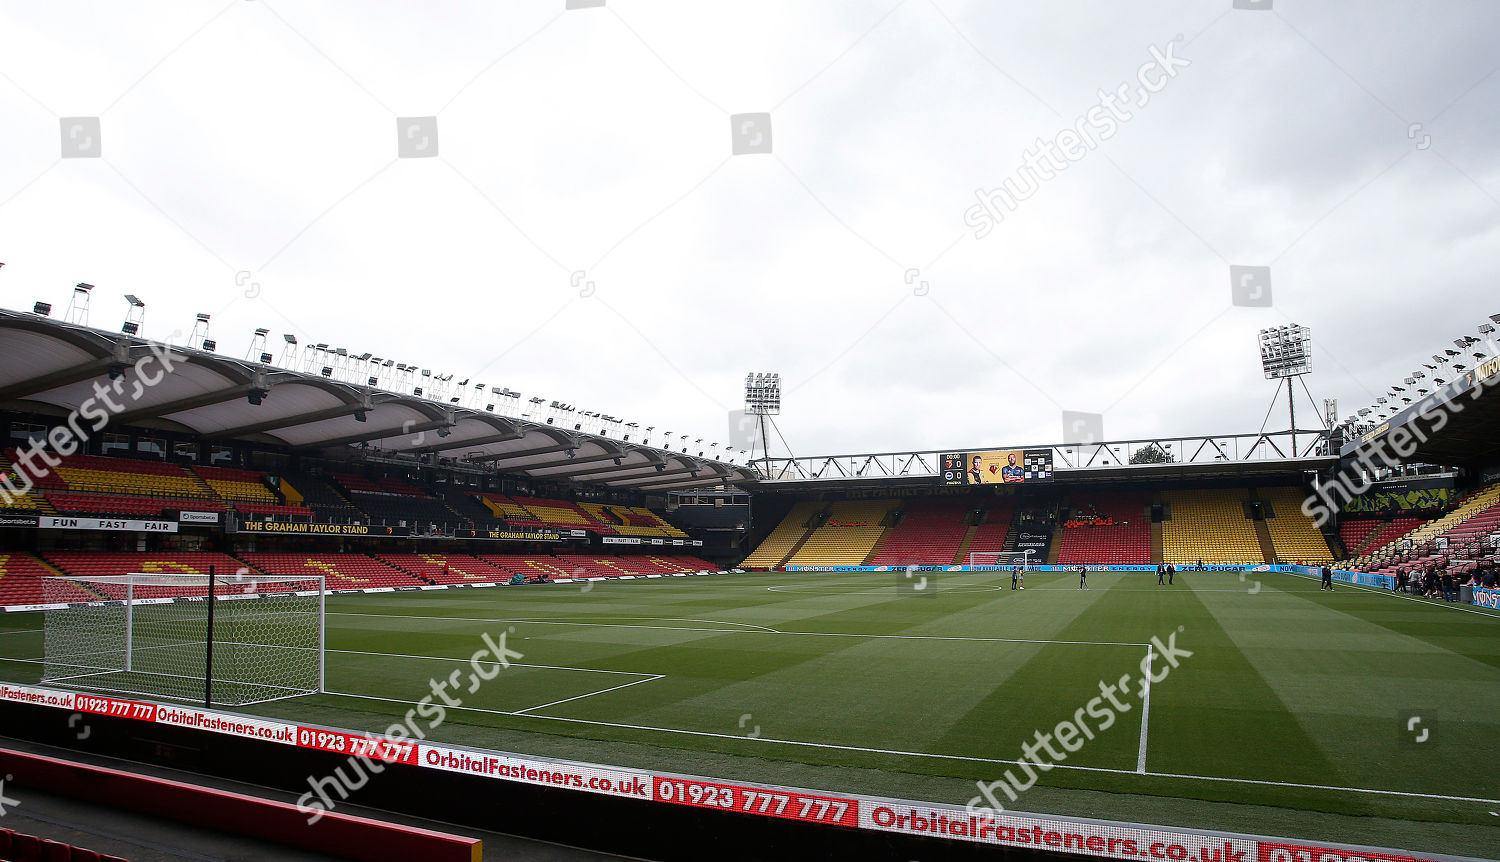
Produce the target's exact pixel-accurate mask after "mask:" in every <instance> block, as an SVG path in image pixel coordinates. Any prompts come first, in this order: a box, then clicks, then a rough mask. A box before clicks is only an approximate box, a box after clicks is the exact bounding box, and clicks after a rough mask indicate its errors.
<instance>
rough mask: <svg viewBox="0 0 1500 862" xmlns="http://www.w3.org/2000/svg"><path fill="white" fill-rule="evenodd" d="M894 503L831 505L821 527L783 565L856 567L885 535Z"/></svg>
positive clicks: (869, 502)
mask: <svg viewBox="0 0 1500 862" xmlns="http://www.w3.org/2000/svg"><path fill="white" fill-rule="evenodd" d="M893 508H895V501H894V500H846V501H841V502H838V503H834V504H833V505H832V506H831V507H830V509H829V514H828V519H827V520H825V521H824V522H823V525H822V526H820V527H818V528H817V529H815V530H813V532H812V535H810V536H808V537H807V541H805V542H803V543H802V547H801V548H799V549H798V550H797V552H796V553H795V554H793V555H792V557H791V559H789V560H787V561H786V564H787V565H789V566H858V565H861V564H862V563H864V561H865V560H866V559H868V558H869V556H870V553H871V552H872V551H874V550H875V545H876V543H877V542H879V541H880V538H881V537H882V536H883V535H885V532H886V529H887V527H885V526H884V522H885V520H886V517H887V516H888V515H890V513H891V510H892V509H893Z"/></svg>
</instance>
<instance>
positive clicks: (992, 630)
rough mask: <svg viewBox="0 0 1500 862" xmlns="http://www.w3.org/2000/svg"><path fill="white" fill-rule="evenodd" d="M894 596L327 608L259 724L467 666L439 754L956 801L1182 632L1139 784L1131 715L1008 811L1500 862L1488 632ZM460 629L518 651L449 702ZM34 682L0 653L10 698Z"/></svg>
mask: <svg viewBox="0 0 1500 862" xmlns="http://www.w3.org/2000/svg"><path fill="white" fill-rule="evenodd" d="M896 577H897V576H896V575H894V574H869V575H866V574H782V573H778V574H761V575H738V576H727V577H711V578H683V579H675V578H669V579H663V580H650V581H629V582H620V581H612V582H600V583H593V584H589V585H587V588H585V587H584V586H583V585H577V584H574V585H551V586H543V587H527V588H522V589H509V588H506V589H489V590H463V591H448V592H425V593H401V594H385V595H373V596H350V597H342V596H341V597H334V598H331V599H330V600H329V604H328V610H329V617H328V633H329V647H330V649H331V652H330V653H329V655H328V688H329V690H330V692H339V693H340V694H327V695H319V696H315V697H306V698H301V699H298V700H294V701H282V702H278V703H273V704H265V705H262V706H260V707H254V708H252V710H254V711H258V712H260V713H262V714H265V715H270V716H276V717H280V718H289V719H297V720H301V721H307V722H312V723H322V724H328V725H334V726H339V727H347V728H356V729H363V730H372V731H376V730H381V729H384V728H385V727H386V726H388V725H389V724H390V723H391V722H392V721H393V720H396V719H397V718H399V717H400V716H401V715H402V714H404V713H405V712H406V710H407V709H408V708H409V707H410V704H411V702H414V701H417V700H419V699H421V698H422V697H424V696H426V695H429V694H431V692H432V689H431V680H433V679H439V680H440V679H442V678H444V677H446V676H448V675H449V673H451V672H453V671H455V670H460V669H462V672H461V679H462V680H464V684H462V686H461V688H460V689H459V690H458V691H456V692H454V693H453V695H452V696H455V697H457V698H459V699H461V700H462V703H463V708H461V709H451V710H449V711H448V714H447V720H446V721H445V722H444V723H443V724H442V725H441V726H440V727H438V728H437V729H436V730H435V731H433V732H432V736H433V737H434V738H436V739H439V740H445V741H452V742H457V743H464V744H470V745H476V746H481V747H488V748H497V749H501V750H508V751H517V752H524V753H533V754H541V755H549V756H557V757H567V758H573V759H578V760H586V761H596V762H602V763H609V764H616V765H624V766H633V767H640V768H651V769H660V770H667V771H675V772H684V773H690V774H702V775H709V776H715V777H720V778H739V779H743V780H751V781H762V782H767V783H783V784H792V785H798V786H804V787H812V788H820V789H827V790H834V791H851V792H864V793H872V794H878V795H886V796H897V797H902V798H909V799H921V800H931V801H935V802H945V803H950V804H959V805H962V804H964V802H965V801H966V800H968V799H969V798H970V797H972V796H974V795H975V794H976V792H977V791H976V788H975V782H976V781H992V780H995V779H998V778H999V777H1000V776H1001V774H1002V772H1003V771H1004V770H1005V769H1007V768H1013V766H1012V764H1011V763H1009V761H1013V760H1015V759H1016V758H1017V757H1018V756H1019V754H1020V750H1021V745H1022V743H1023V742H1026V741H1029V740H1032V739H1033V733H1034V732H1035V731H1037V730H1043V731H1047V730H1050V729H1052V728H1053V727H1055V726H1056V725H1057V723H1058V722H1060V721H1063V720H1066V719H1069V718H1071V717H1073V716H1074V715H1075V712H1076V711H1077V710H1079V709H1081V708H1083V707H1085V705H1086V704H1087V703H1088V702H1089V701H1090V699H1091V698H1094V697H1095V696H1097V695H1099V693H1100V692H1099V683H1100V682H1101V681H1114V680H1117V679H1119V677H1120V676H1121V675H1124V674H1129V675H1130V676H1131V678H1132V680H1135V679H1136V678H1138V677H1139V676H1140V663H1141V660H1142V659H1143V658H1144V657H1145V655H1146V652H1147V647H1146V646H1145V645H1146V644H1147V643H1148V642H1149V641H1150V640H1151V638H1152V637H1153V636H1155V637H1157V638H1160V639H1161V640H1162V641H1166V640H1167V639H1168V637H1169V636H1170V635H1172V634H1173V633H1176V640H1177V645H1178V647H1179V648H1180V649H1185V650H1189V651H1191V652H1192V656H1191V657H1185V658H1183V659H1181V663H1180V666H1179V667H1177V668H1176V669H1174V670H1172V671H1171V673H1170V674H1169V675H1168V676H1167V677H1166V678H1165V679H1162V680H1161V681H1160V682H1157V683H1154V684H1153V685H1152V686H1151V694H1150V713H1149V727H1148V730H1149V732H1148V734H1147V736H1146V741H1145V758H1144V762H1145V771H1144V772H1140V771H1138V765H1139V763H1140V760H1141V755H1142V734H1141V717H1142V716H1141V712H1142V711H1141V708H1140V698H1139V697H1137V696H1135V695H1134V694H1132V695H1131V696H1129V697H1128V698H1125V702H1126V703H1128V704H1130V705H1131V709H1130V710H1129V711H1126V712H1124V713H1122V714H1120V715H1119V716H1118V718H1117V720H1116V722H1115V723H1114V725H1113V726H1112V727H1110V728H1109V729H1107V730H1103V731H1100V732H1098V733H1097V734H1096V738H1095V739H1093V740H1091V741H1086V742H1085V744H1084V745H1083V747H1082V748H1081V749H1079V750H1078V751H1076V752H1073V753H1070V754H1068V755H1067V759H1066V760H1065V761H1061V763H1062V764H1064V765H1066V766H1067V767H1071V768H1067V769H1061V768H1059V769H1054V770H1052V771H1051V772H1048V773H1046V774H1045V775H1044V776H1043V778H1042V781H1041V783H1040V784H1039V785H1038V786H1037V787H1036V788H1034V789H1032V790H1030V791H1029V792H1028V793H1027V794H1025V795H1023V796H1022V797H1021V800H1020V801H1019V802H1018V803H1015V804H1014V805H1011V806H1009V807H1012V808H1015V809H1018V810H1023V811H1037V812H1051V813H1065V814H1074V815H1080V816H1096V817H1109V818H1115V819H1122V820H1132V821H1139V822H1146V823H1157V824H1164V825H1184V826H1197V827H1205V828H1218V829H1225V830H1232V831H1243V832H1252V833H1263V834H1272V835H1287V836H1290V837H1302V838H1309V839H1318V840H1329V841H1343V842H1348V843H1356V844H1370V845H1379V846H1390V847H1397V848H1402V849H1409V850H1422V851H1427V852H1446V853H1457V854H1468V855H1475V856H1494V855H1497V854H1496V853H1495V850H1494V848H1496V847H1500V816H1496V815H1495V814H1492V813H1491V812H1500V801H1497V800H1500V615H1496V614H1494V613H1486V612H1478V611H1477V609H1474V608H1471V607H1468V606H1452V605H1442V604H1433V603H1428V602H1422V601H1412V600H1406V599H1402V598H1400V597H1396V596H1392V595H1389V594H1382V593H1379V592H1376V591H1370V590H1363V589H1358V588H1352V587H1342V586H1341V587H1340V589H1338V590H1337V591H1336V592H1333V593H1326V592H1321V591H1319V590H1318V588H1317V583H1316V582H1315V581H1312V580H1307V579H1303V578H1298V577H1294V576H1289V575H1256V576H1254V577H1255V578H1259V581H1258V582H1257V581H1255V580H1246V581H1241V580H1240V579H1239V576H1238V575H1234V574H1219V573H1211V574H1185V575H1180V576H1179V577H1178V583H1177V585H1176V586H1174V587H1171V588H1167V587H1160V588H1158V587H1157V586H1156V585H1155V578H1154V577H1151V576H1149V575H1145V574H1129V575H1106V574H1095V575H1092V576H1091V577H1090V582H1091V587H1092V589H1090V590H1089V591H1087V592H1080V591H1079V590H1078V589H1076V587H1077V580H1076V577H1075V576H1072V575H1037V574H1033V575H1032V576H1031V577H1029V578H1028V579H1027V581H1028V584H1027V589H1026V590H1025V591H1024V592H1013V591H1011V590H1010V589H1009V580H1008V578H1002V577H1000V576H998V575H996V574H993V573H975V574H958V573H953V574H948V573H944V574H940V575H937V576H936V580H935V586H936V589H935V590H933V589H929V590H926V591H922V592H915V593H914V592H911V591H907V590H904V589H901V588H898V586H897V583H896ZM39 624H40V620H39V619H38V618H37V616H36V615H30V614H28V615H14V614H13V615H8V616H6V617H5V618H3V619H0V626H4V627H8V628H0V632H8V633H3V634H0V655H5V656H9V657H12V658H35V657H36V655H37V654H38V653H39V652H40V648H41V645H40V635H39V634H37V633H35V632H28V631H26V630H27V629H35V628H37V627H38V626H39ZM482 633H489V634H490V635H491V636H492V637H494V638H498V637H499V635H500V634H501V633H506V635H507V640H506V646H507V647H509V648H510V649H512V650H516V651H519V652H521V653H523V654H524V657H523V658H520V659H517V660H515V661H516V666H514V667H511V668H510V669H508V670H505V671H503V672H501V673H500V675H499V676H498V677H496V678H495V679H493V680H492V681H490V682H487V683H484V684H483V685H482V686H480V687H479V688H478V690H476V691H474V692H472V693H471V692H468V691H467V690H466V689H467V687H468V686H467V679H468V658H469V657H470V656H471V655H473V653H474V652H475V651H477V650H480V649H482V648H483V647H484V643H483V642H482V640H481V634H482ZM1158 662H1160V657H1159V656H1158ZM1157 666H1158V668H1160V667H1162V665H1161V664H1160V663H1158V665H1157ZM36 673H37V666H36V665H33V664H27V663H23V662H15V661H5V660H3V659H0V674H3V675H4V676H6V677H7V678H9V679H11V680H13V681H16V682H28V681H32V680H34V679H35V675H36ZM1134 688H1135V683H1134V682H1132V689H1133V690H1134ZM547 704H550V705H547ZM1411 715H1420V716H1421V718H1422V724H1421V725H1419V727H1418V731H1420V729H1421V728H1424V727H1425V728H1426V729H1427V730H1428V738H1427V740H1426V741H1425V742H1422V743H1417V742H1416V741H1415V736H1416V734H1415V733H1408V732H1407V731H1406V726H1405V721H1406V719H1407V718H1408V717H1409V716H1411ZM1090 722H1091V724H1092V726H1093V727H1094V728H1097V727H1098V726H1099V722H1098V721H1097V720H1094V719H1090ZM1210 779H1220V780H1210ZM1226 779H1227V780H1226ZM1293 785H1313V786H1293ZM1369 791H1393V793H1375V792H1369ZM1454 797H1458V798H1454Z"/></svg>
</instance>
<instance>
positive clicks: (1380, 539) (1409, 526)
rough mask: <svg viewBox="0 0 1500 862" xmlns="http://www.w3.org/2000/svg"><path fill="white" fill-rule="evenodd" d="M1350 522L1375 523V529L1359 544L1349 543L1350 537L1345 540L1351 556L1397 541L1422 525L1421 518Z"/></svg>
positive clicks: (1341, 526)
mask: <svg viewBox="0 0 1500 862" xmlns="http://www.w3.org/2000/svg"><path fill="white" fill-rule="evenodd" d="M1348 523H1354V524H1359V523H1374V524H1375V527H1374V528H1373V529H1371V530H1370V532H1369V533H1367V534H1366V535H1365V537H1364V539H1363V540H1362V541H1361V542H1360V543H1359V545H1358V546H1355V545H1351V544H1349V541H1348V539H1345V540H1344V547H1345V548H1347V549H1348V550H1349V552H1350V556H1360V555H1362V554H1364V553H1366V552H1367V551H1369V550H1370V549H1373V548H1381V547H1384V546H1385V545H1387V544H1390V543H1391V542H1394V541H1396V540H1397V539H1399V538H1401V537H1402V536H1405V535H1406V534H1407V533H1410V532H1411V531H1412V530H1415V529H1416V528H1418V527H1420V526H1422V519H1421V518H1393V519H1391V520H1390V521H1374V522H1368V521H1366V522H1361V521H1353V522H1348ZM1342 528H1343V525H1340V529H1342Z"/></svg>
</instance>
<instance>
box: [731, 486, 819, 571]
mask: <svg viewBox="0 0 1500 862" xmlns="http://www.w3.org/2000/svg"><path fill="white" fill-rule="evenodd" d="M823 507H824V504H823V503H820V502H816V501H803V502H801V503H795V504H793V505H792V508H791V510H790V511H788V512H787V513H786V516H785V517H783V518H782V519H781V523H779V524H777V525H776V527H775V528H774V529H772V530H771V532H770V533H769V534H767V536H766V537H765V539H763V540H761V543H760V544H759V545H757V546H756V548H755V550H754V551H752V552H751V553H750V556H748V557H746V558H745V560H744V562H742V563H740V565H741V566H745V567H747V568H757V569H769V568H772V567H775V566H779V565H781V561H782V560H784V559H786V557H787V555H788V554H790V553H791V552H792V549H794V548H796V547H797V545H798V543H800V542H801V541H802V540H803V539H804V538H805V537H806V536H807V533H808V530H809V529H811V526H810V522H811V521H812V518H813V516H814V515H816V514H818V513H819V512H821V511H822V510H823Z"/></svg>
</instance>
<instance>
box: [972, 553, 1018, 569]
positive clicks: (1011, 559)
mask: <svg viewBox="0 0 1500 862" xmlns="http://www.w3.org/2000/svg"><path fill="white" fill-rule="evenodd" d="M1031 555H1032V552H1031V551H970V552H969V568H971V569H977V568H997V569H1020V570H1021V571H1023V572H1025V571H1029V570H1030V569H1031V567H1032V566H1031Z"/></svg>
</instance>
